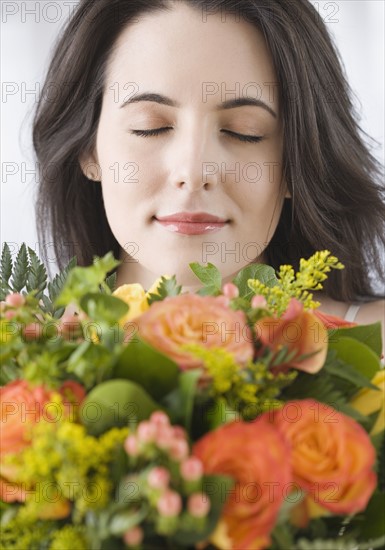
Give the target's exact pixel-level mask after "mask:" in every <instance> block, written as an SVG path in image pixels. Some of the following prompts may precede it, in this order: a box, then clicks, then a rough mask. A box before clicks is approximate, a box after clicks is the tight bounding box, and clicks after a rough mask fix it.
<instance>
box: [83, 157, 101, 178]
mask: <svg viewBox="0 0 385 550" xmlns="http://www.w3.org/2000/svg"><path fill="white" fill-rule="evenodd" d="M79 164H80V168H81V171H82V172H83V174H84V175H85V177H86V178H87V179H89V180H92V181H101V179H102V170H101V168H100V165H99V161H98V157H97V155H96V153H89V154H85V153H84V154H82V155H80V157H79Z"/></svg>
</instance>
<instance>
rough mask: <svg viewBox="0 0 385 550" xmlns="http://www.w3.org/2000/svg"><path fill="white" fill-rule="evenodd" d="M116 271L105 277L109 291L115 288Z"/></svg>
mask: <svg viewBox="0 0 385 550" xmlns="http://www.w3.org/2000/svg"><path fill="white" fill-rule="evenodd" d="M117 276H118V275H117V273H116V271H114V273H112V274H111V275H110V276H109V277H107V278H106V285H107V286H108V288H109V289H110V292H111V293H112V292H113V291H114V290H115V288H116V279H117Z"/></svg>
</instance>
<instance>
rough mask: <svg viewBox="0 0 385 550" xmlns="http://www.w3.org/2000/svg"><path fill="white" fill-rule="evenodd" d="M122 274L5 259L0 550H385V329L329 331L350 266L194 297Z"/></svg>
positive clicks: (238, 284)
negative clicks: (332, 301) (384, 333)
mask: <svg viewBox="0 0 385 550" xmlns="http://www.w3.org/2000/svg"><path fill="white" fill-rule="evenodd" d="M119 264H120V262H119V261H117V260H116V259H115V258H114V257H113V255H112V253H108V254H106V255H105V256H104V257H97V256H95V257H94V261H93V265H91V266H89V267H79V266H77V265H76V258H73V259H72V260H71V261H70V262H69V264H68V265H67V267H66V268H65V269H64V270H63V271H62V272H61V273H60V274H58V275H56V277H55V278H54V279H53V281H52V282H47V273H46V270H45V267H44V265H43V263H42V262H41V261H40V260H39V258H38V257H37V255H36V254H35V252H34V251H33V250H32V249H31V248H29V247H27V246H26V245H25V243H23V244H22V246H21V247H20V250H19V252H18V254H17V257H16V259H15V260H13V259H12V256H11V253H10V249H9V247H8V246H7V245H6V244H5V245H4V247H3V250H2V256H1V286H0V299H1V315H0V325H1V343H2V351H1V378H0V382H1V386H2V387H1V432H0V433H1V452H0V489H1V512H2V519H1V542H0V548H1V549H2V550H11V549H14V550H16V549H17V550H22V549H28V550H30V549H39V550H43V549H44V550H87V549H90V550H115V549H116V550H118V549H124V548H130V549H143V550H150V549H155V548H169V549H173V550H175V549H199V550H203V549H207V550H209V549H211V548H213V549H214V548H217V549H223V550H231V549H242V550H247V549H249V550H251V549H255V550H256V549H271V550H288V549H298V550H313V549H314V550H316V549H322V550H327V549H330V550H337V549H340V550H344V549H345V550H353V549H355V550H356V549H362V550H364V549H367V550H369V549H374V548H380V547H383V545H384V543H385V536H384V535H385V527H384V517H385V513H384V501H385V498H384V490H385V483H384V471H385V439H384V386H385V370H384V367H383V364H382V362H381V349H382V348H381V346H382V342H381V327H380V323H375V324H371V325H366V326H357V325H356V324H354V323H347V322H345V321H343V320H341V319H339V318H337V317H332V316H328V315H325V314H321V313H319V312H317V307H318V306H319V305H320V304H319V303H317V302H315V301H314V300H313V295H312V292H311V291H312V290H319V289H321V288H322V283H323V281H324V280H325V279H326V277H327V273H328V272H329V271H330V270H331V269H342V268H343V265H342V264H341V263H340V262H339V261H338V259H337V258H335V257H333V256H332V255H331V254H330V252H329V251H320V252H317V253H316V254H314V255H313V256H312V257H310V258H309V259H307V260H305V259H302V260H301V262H300V266H299V271H298V272H297V273H295V270H294V269H293V267H292V266H289V265H283V266H281V267H280V269H279V270H278V271H275V270H274V269H273V268H271V267H269V266H266V265H261V264H251V265H248V266H247V267H245V268H244V269H242V270H241V271H240V272H239V273H238V274H237V276H236V277H235V278H234V279H233V281H232V282H231V283H226V284H222V279H221V274H220V272H219V270H218V269H217V268H216V267H215V266H214V265H213V264H210V263H209V264H207V265H206V266H205V265H200V264H199V263H191V264H190V267H191V269H192V270H193V272H194V273H195V275H196V276H197V277H198V279H199V280H200V282H201V283H202V286H201V288H200V289H199V291H198V292H196V293H183V292H182V287H181V286H180V285H178V283H177V281H176V277H175V276H168V275H164V276H162V277H160V278H159V279H158V280H156V281H155V282H154V285H153V286H152V288H150V289H149V290H147V291H146V290H145V289H144V288H142V286H141V285H140V284H126V285H122V286H120V287H118V288H115V282H116V273H115V272H114V269H115V268H116V267H117V266H118V265H119ZM111 273H112V274H111ZM70 305H71V306H72V307H75V311H74V313H71V312H70V311H69V310H68V309H67V306H70Z"/></svg>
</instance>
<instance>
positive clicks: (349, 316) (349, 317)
mask: <svg viewBox="0 0 385 550" xmlns="http://www.w3.org/2000/svg"><path fill="white" fill-rule="evenodd" d="M360 307H361V304H358V305H357V304H351V305H350V306H349V308H348V311H347V312H346V315H345V317H344V319H345V321H348V322H349V323H353V322H354V319H355V318H356V315H357V313H358V310H359V309H360Z"/></svg>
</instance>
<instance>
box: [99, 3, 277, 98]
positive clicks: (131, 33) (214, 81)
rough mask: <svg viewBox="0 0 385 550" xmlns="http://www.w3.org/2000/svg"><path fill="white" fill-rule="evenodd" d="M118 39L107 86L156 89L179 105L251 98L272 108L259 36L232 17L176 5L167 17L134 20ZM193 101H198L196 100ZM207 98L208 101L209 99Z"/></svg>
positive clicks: (268, 63) (266, 57)
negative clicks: (177, 100)
mask: <svg viewBox="0 0 385 550" xmlns="http://www.w3.org/2000/svg"><path fill="white" fill-rule="evenodd" d="M136 19H137V21H136V22H135V23H130V24H129V25H128V26H127V27H126V28H125V29H124V30H123V31H122V32H121V34H120V35H119V37H118V39H117V40H116V42H115V45H114V49H113V52H112V54H111V56H110V59H109V61H108V66H107V73H106V82H107V85H108V86H111V85H112V84H114V83H119V84H120V85H121V86H123V85H126V89H129V86H130V84H132V85H134V87H135V86H136V88H137V91H139V92H140V91H143V90H147V89H156V90H157V91H161V92H167V93H168V95H170V96H172V97H174V96H175V95H177V96H178V99H179V100H180V102H181V103H183V102H184V101H186V102H189V101H197V100H201V98H202V91H203V90H209V91H210V93H209V94H208V95H207V101H208V102H209V101H212V102H213V103H215V104H218V103H219V102H220V101H224V100H226V99H229V98H234V97H243V96H245V97H247V96H249V97H255V98H257V99H261V98H262V96H263V98H264V100H265V101H267V102H269V103H271V105H274V104H275V105H276V99H277V98H275V97H271V96H272V95H273V96H276V95H277V94H272V89H273V88H274V86H275V85H276V81H277V79H276V75H275V72H274V67H273V62H272V58H271V55H270V52H269V50H268V47H267V45H266V43H265V40H264V38H263V35H262V33H261V32H260V31H259V30H258V29H257V28H256V27H255V26H254V25H252V24H251V23H249V22H247V21H245V20H244V19H242V18H239V16H236V15H232V14H224V13H222V14H221V13H216V14H203V13H202V11H200V9H193V8H191V7H190V6H187V5H185V4H184V3H183V2H181V3H180V4H179V5H177V6H176V7H174V8H172V10H170V11H156V12H151V13H146V14H143V15H139V16H138V17H137V18H136ZM198 98H199V99H198ZM210 98H212V99H210Z"/></svg>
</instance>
